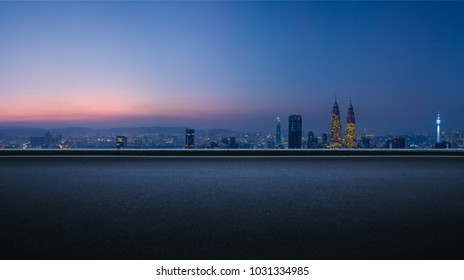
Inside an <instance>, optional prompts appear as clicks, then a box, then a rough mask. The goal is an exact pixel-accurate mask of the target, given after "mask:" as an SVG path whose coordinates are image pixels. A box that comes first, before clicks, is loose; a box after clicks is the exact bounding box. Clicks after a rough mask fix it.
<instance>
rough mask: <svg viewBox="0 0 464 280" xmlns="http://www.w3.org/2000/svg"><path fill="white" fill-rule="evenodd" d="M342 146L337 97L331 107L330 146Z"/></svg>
mask: <svg viewBox="0 0 464 280" xmlns="http://www.w3.org/2000/svg"><path fill="white" fill-rule="evenodd" d="M341 147H342V127H341V125H340V109H339V108H338V104H337V98H335V102H334V105H333V108H332V116H331V117H330V148H341Z"/></svg>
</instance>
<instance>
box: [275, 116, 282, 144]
mask: <svg viewBox="0 0 464 280" xmlns="http://www.w3.org/2000/svg"><path fill="white" fill-rule="evenodd" d="M275 142H276V146H277V147H279V146H280V144H281V143H282V135H281V131H280V118H279V117H277V118H276V140H275Z"/></svg>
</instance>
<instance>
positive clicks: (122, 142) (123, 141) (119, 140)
mask: <svg viewBox="0 0 464 280" xmlns="http://www.w3.org/2000/svg"><path fill="white" fill-rule="evenodd" d="M126 147H127V137H126V136H116V148H117V149H124V148H126Z"/></svg>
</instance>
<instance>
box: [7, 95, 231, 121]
mask: <svg viewBox="0 0 464 280" xmlns="http://www.w3.org/2000/svg"><path fill="white" fill-rule="evenodd" d="M56 92H66V94H57V93H56ZM6 96H7V97H6V98H5V99H6V102H2V103H0V122H47V121H53V122H67V121H88V120H102V121H105V120H112V119H118V118H126V117H127V118H140V117H142V118H147V117H210V116H217V115H222V116H225V115H231V114H232V112H234V113H240V112H237V110H236V108H234V107H235V106H234V105H233V104H230V102H218V100H216V101H215V102H214V101H208V102H205V101H202V100H192V99H190V98H189V100H184V99H182V98H179V96H177V95H162V94H151V95H147V94H139V95H130V94H127V93H126V92H123V91H117V90H106V91H101V92H98V93H97V92H95V93H84V94H83V93H81V92H77V90H67V91H64V90H63V91H57V90H55V91H54V93H48V92H40V91H38V90H37V91H35V92H34V93H33V94H23V93H22V92H19V93H18V92H16V93H15V94H8V95H6ZM19 96H21V98H19ZM147 96H149V97H150V98H147ZM159 96H164V98H162V99H160V98H159Z"/></svg>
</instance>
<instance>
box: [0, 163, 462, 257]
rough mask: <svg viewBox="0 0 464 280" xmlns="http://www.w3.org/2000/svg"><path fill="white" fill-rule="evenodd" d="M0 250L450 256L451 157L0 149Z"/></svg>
mask: <svg viewBox="0 0 464 280" xmlns="http://www.w3.org/2000/svg"><path fill="white" fill-rule="evenodd" d="M0 248H1V249H0V258H1V259H464V158H462V157H335V156H331V157H300V158H299V157H284V158H275V157H269V158H240V157H217V158H194V157H177V158H156V157H154V158H153V157H152V158H150V157H94V156H93V157H0Z"/></svg>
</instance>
